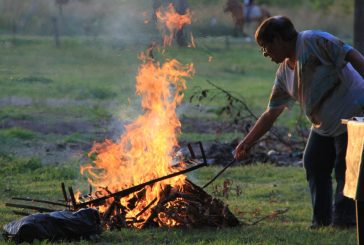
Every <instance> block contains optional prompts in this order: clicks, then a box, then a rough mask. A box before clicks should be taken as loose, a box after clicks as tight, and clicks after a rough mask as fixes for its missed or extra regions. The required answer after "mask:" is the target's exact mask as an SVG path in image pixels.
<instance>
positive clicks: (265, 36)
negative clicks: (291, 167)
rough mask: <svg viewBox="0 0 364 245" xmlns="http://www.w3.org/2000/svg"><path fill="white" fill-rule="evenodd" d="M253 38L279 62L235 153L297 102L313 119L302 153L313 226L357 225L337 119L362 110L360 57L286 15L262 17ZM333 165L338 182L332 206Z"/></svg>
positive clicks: (363, 60) (242, 152)
mask: <svg viewBox="0 0 364 245" xmlns="http://www.w3.org/2000/svg"><path fill="white" fill-rule="evenodd" d="M255 39H256V42H257V43H258V45H259V46H260V47H261V50H262V52H263V55H264V56H265V57H268V58H270V59H271V61H273V62H275V63H277V64H279V67H278V70H277V72H276V78H275V81H274V85H273V89H272V93H271V96H270V100H269V104H268V107H267V109H266V111H265V112H263V114H262V115H261V116H260V118H259V119H258V121H257V122H256V123H255V125H254V126H253V127H252V129H251V130H250V132H249V133H248V134H247V135H246V136H245V138H244V139H243V140H242V141H241V142H240V143H239V144H238V146H237V147H236V149H235V152H236V153H235V158H236V159H238V160H240V159H244V158H245V157H246V156H247V154H248V152H249V150H250V148H251V147H252V146H253V145H254V143H255V142H257V140H258V139H259V138H261V137H262V136H263V135H264V134H265V133H266V132H267V131H268V130H269V129H270V128H271V127H272V125H273V123H274V122H275V121H276V119H277V118H278V116H279V115H281V113H282V112H283V111H284V110H285V108H288V107H290V106H291V104H292V102H294V101H297V102H299V104H300V105H301V107H302V110H303V111H304V113H305V114H306V116H307V118H308V119H309V120H310V122H311V123H312V127H311V132H310V136H309V139H308V142H307V145H306V149H305V152H304V157H303V163H304V167H305V170H306V177H307V180H308V183H309V189H310V193H311V199H312V208H313V216H312V225H311V227H312V228H317V227H322V226H328V225H330V224H331V225H333V226H335V227H343V226H344V227H346V226H351V225H355V205H354V201H353V200H351V199H349V198H346V197H345V196H343V188H344V184H345V170H346V164H345V155H346V147H347V132H346V127H345V126H344V125H342V124H341V119H344V118H351V117H353V116H363V115H364V108H363V104H364V103H363V102H364V57H363V56H362V55H361V54H360V53H359V51H357V50H356V49H354V48H353V47H351V46H350V45H348V44H346V43H344V42H343V41H341V40H340V39H338V38H337V37H335V36H333V35H331V34H329V33H327V32H322V31H315V30H307V31H303V32H297V31H296V29H295V27H294V25H293V24H292V22H291V20H290V19H289V18H287V17H284V16H274V17H270V18H268V19H266V20H265V21H264V22H263V23H262V24H261V25H260V26H259V27H258V29H257V31H256V32H255ZM333 169H334V170H335V179H336V182H337V186H336V192H335V197H334V204H333V206H332V201H333V200H332V199H333V193H332V192H333V187H332V177H331V174H332V171H333Z"/></svg>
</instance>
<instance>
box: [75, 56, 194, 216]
mask: <svg viewBox="0 0 364 245" xmlns="http://www.w3.org/2000/svg"><path fill="white" fill-rule="evenodd" d="M141 58H142V59H143V60H144V61H145V63H144V64H142V65H141V66H140V68H139V73H138V75H137V76H136V93H137V94H138V95H140V96H141V98H142V100H141V106H142V108H143V109H144V113H143V114H142V115H140V116H139V117H138V118H137V119H136V120H135V121H134V122H133V123H131V124H129V125H126V126H125V128H126V133H125V134H123V135H121V136H120V138H119V141H118V142H112V141H111V140H106V141H105V142H103V143H96V144H95V145H94V146H93V148H92V150H91V152H90V153H89V155H90V156H91V155H94V154H96V155H97V157H96V159H95V160H94V164H93V165H88V166H82V167H81V173H82V174H84V173H85V172H87V173H88V175H89V183H90V184H91V185H93V186H96V187H107V189H108V190H109V191H111V192H116V191H118V190H121V189H125V188H127V187H130V186H134V185H137V184H140V183H143V182H146V181H148V180H151V179H155V178H158V177H161V176H164V175H167V174H169V173H171V172H174V171H171V163H172V162H173V153H174V150H175V148H176V147H177V146H178V142H177V133H179V132H180V128H181V123H180V121H179V120H178V117H177V115H176V111H175V109H176V106H177V105H178V104H179V103H180V102H181V101H182V99H183V93H182V90H183V89H185V88H186V83H185V79H184V78H186V77H189V76H191V75H192V73H193V65H192V64H190V65H187V66H183V65H181V64H180V63H179V62H178V61H177V60H170V61H167V62H165V63H164V64H163V65H160V64H159V63H155V62H153V61H152V60H148V59H147V58H146V56H145V55H144V54H142V55H141ZM184 179H185V176H177V177H174V178H172V179H169V180H165V181H163V182H162V183H163V184H164V185H166V184H170V185H172V186H176V184H178V183H179V181H181V180H184ZM161 188H163V186H162V184H159V185H154V186H153V187H148V188H146V190H147V192H148V193H147V195H146V199H145V200H143V201H142V202H141V207H140V208H138V209H136V210H135V211H131V212H130V213H129V214H128V215H130V216H133V215H135V214H136V213H138V212H139V211H140V210H141V209H142V208H143V207H144V206H146V205H147V204H148V203H150V202H151V201H152V200H153V199H154V198H156V197H158V195H159V193H160V192H161ZM104 193H105V194H107V192H106V191H105V192H104ZM131 196H132V195H131ZM127 199H128V198H126V199H125V200H120V201H121V203H122V204H123V203H127ZM105 208H106V207H105ZM101 211H102V210H101Z"/></svg>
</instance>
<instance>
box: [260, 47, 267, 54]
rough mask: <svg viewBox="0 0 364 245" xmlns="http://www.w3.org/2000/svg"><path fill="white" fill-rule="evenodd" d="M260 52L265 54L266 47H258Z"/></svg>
mask: <svg viewBox="0 0 364 245" xmlns="http://www.w3.org/2000/svg"><path fill="white" fill-rule="evenodd" d="M260 51H261V52H262V53H263V55H264V54H267V53H268V49H267V48H266V47H263V46H262V47H260Z"/></svg>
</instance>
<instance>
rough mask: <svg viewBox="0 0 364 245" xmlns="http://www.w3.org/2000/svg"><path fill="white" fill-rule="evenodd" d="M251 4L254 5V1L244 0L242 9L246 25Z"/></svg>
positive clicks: (248, 20)
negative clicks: (244, 12) (244, 13)
mask: <svg viewBox="0 0 364 245" xmlns="http://www.w3.org/2000/svg"><path fill="white" fill-rule="evenodd" d="M253 4H254V0H244V8H245V11H246V15H245V19H246V22H248V23H249V22H250V14H251V11H252V7H253ZM243 11H244V10H243Z"/></svg>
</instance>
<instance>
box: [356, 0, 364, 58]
mask: <svg viewBox="0 0 364 245" xmlns="http://www.w3.org/2000/svg"><path fill="white" fill-rule="evenodd" d="M354 9H355V10H354V47H355V48H356V49H357V50H359V51H360V52H361V53H362V54H364V31H363V23H364V0H355V6H354Z"/></svg>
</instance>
